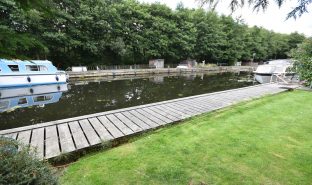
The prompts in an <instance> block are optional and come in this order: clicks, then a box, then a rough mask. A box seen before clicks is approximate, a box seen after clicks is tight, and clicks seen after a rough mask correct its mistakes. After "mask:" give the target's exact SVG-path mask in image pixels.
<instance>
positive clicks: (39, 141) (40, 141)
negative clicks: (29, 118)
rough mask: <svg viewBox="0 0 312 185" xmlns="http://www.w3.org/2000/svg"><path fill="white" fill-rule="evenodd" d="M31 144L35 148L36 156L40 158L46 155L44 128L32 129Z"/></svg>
mask: <svg viewBox="0 0 312 185" xmlns="http://www.w3.org/2000/svg"><path fill="white" fill-rule="evenodd" d="M30 146H32V147H33V148H34V149H35V152H36V156H37V157H38V158H39V159H43V157H44V128H37V129H34V130H32V136H31V141H30Z"/></svg>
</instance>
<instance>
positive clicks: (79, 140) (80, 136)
mask: <svg viewBox="0 0 312 185" xmlns="http://www.w3.org/2000/svg"><path fill="white" fill-rule="evenodd" d="M68 126H69V128H70V130H71V133H72V136H73V138H74V142H75V144H76V149H81V148H85V147H88V146H89V143H88V141H87V138H86V137H85V135H84V133H83V131H82V129H81V128H80V125H79V123H78V121H73V122H69V123H68Z"/></svg>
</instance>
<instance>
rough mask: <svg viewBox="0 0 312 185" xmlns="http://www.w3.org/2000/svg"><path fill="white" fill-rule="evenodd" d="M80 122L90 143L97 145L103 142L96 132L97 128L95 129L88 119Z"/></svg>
mask: <svg viewBox="0 0 312 185" xmlns="http://www.w3.org/2000/svg"><path fill="white" fill-rule="evenodd" d="M79 123H80V126H81V128H82V130H83V132H84V133H85V136H86V137H87V139H88V141H89V143H90V145H96V144H99V143H100V142H101V139H100V137H99V136H98V135H97V133H96V132H95V130H94V129H93V127H92V126H91V124H90V123H89V121H88V120H87V119H84V120H80V121H79Z"/></svg>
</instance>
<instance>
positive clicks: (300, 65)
mask: <svg viewBox="0 0 312 185" xmlns="http://www.w3.org/2000/svg"><path fill="white" fill-rule="evenodd" d="M291 56H292V57H293V58H294V59H295V68H296V70H297V72H298V73H299V76H300V78H301V80H305V82H306V85H308V86H310V88H312V38H308V39H306V40H305V41H304V42H303V43H302V44H300V45H299V47H298V48H296V49H293V50H292V52H291Z"/></svg>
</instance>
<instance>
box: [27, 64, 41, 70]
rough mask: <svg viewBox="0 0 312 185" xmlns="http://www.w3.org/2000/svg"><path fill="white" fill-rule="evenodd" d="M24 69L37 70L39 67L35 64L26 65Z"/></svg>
mask: <svg viewBox="0 0 312 185" xmlns="http://www.w3.org/2000/svg"><path fill="white" fill-rule="evenodd" d="M26 70H27V71H39V67H38V66H37V65H27V66H26Z"/></svg>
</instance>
